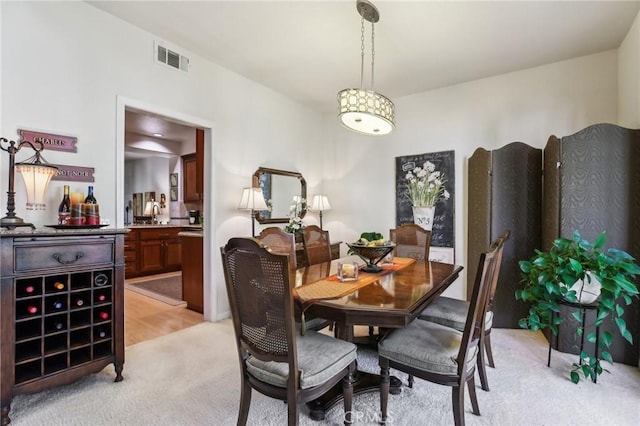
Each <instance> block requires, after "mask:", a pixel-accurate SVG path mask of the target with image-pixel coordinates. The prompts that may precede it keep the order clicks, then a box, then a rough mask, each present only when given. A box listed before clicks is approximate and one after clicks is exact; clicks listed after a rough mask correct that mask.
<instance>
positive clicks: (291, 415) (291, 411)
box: [287, 401, 298, 426]
mask: <svg viewBox="0 0 640 426" xmlns="http://www.w3.org/2000/svg"><path fill="white" fill-rule="evenodd" d="M287 420H288V421H287V424H288V426H298V404H296V401H288V402H287Z"/></svg>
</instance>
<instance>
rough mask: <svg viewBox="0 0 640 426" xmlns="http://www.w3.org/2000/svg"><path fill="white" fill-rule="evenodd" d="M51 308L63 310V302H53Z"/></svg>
mask: <svg viewBox="0 0 640 426" xmlns="http://www.w3.org/2000/svg"><path fill="white" fill-rule="evenodd" d="M51 306H53V309H62V302H61V301H59V300H56V301H55V302H53V304H52V305H51Z"/></svg>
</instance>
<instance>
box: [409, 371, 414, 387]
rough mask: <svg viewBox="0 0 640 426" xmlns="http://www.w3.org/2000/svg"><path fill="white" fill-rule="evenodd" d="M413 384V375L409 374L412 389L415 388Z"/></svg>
mask: <svg viewBox="0 0 640 426" xmlns="http://www.w3.org/2000/svg"><path fill="white" fill-rule="evenodd" d="M413 382H414V380H413V374H409V387H410V388H413Z"/></svg>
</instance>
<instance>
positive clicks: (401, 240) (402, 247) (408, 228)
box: [389, 223, 431, 260]
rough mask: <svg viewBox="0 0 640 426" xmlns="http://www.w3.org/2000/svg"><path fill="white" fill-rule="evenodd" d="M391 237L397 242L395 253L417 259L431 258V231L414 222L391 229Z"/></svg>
mask: <svg viewBox="0 0 640 426" xmlns="http://www.w3.org/2000/svg"><path fill="white" fill-rule="evenodd" d="M389 238H390V239H391V241H393V242H394V243H396V248H395V255H396V256H399V257H410V258H413V259H416V260H429V247H430V246H431V231H427V230H426V229H424V228H423V227H421V226H420V225H416V224H413V223H409V224H405V225H400V226H399V227H397V228H395V229H390V230H389Z"/></svg>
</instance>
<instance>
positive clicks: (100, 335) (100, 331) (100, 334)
mask: <svg viewBox="0 0 640 426" xmlns="http://www.w3.org/2000/svg"><path fill="white" fill-rule="evenodd" d="M98 337H99V338H101V339H104V338H105V337H107V332H106V331H104V330H98Z"/></svg>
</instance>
